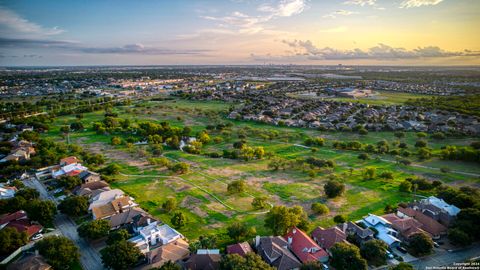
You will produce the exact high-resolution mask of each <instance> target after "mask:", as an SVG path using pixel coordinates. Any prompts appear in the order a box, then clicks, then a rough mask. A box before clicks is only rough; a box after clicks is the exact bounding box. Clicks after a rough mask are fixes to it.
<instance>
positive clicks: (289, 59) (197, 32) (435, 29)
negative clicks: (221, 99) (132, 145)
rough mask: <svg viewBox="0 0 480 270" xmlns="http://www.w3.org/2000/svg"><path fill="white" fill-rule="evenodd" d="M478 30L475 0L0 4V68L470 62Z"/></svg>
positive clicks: (479, 41) (479, 50)
mask: <svg viewBox="0 0 480 270" xmlns="http://www.w3.org/2000/svg"><path fill="white" fill-rule="evenodd" d="M479 29H480V1H479V0H310V1H308V0H268V1H259V0H223V1H222V0H197V1H193V0H192V1H187V0H184V1H182V0H179V1H167V0H165V1H160V0H135V1H133V0H125V1H122V0H110V1H106V0H96V1H93V0H92V1H87V0H82V1H42V0H29V1H27V0H11V1H2V0H0V65H2V66H8V65H33V66H39V65H169V64H264V63H266V64H309V65H310V64H312V65H313V64H334V65H336V64H358V65H478V64H480V34H479V31H480V30H479Z"/></svg>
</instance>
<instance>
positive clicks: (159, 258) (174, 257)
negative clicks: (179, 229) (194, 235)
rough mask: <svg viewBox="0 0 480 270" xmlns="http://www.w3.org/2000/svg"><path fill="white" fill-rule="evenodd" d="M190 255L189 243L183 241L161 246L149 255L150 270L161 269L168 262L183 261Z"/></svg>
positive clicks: (179, 240) (178, 240)
mask: <svg viewBox="0 0 480 270" xmlns="http://www.w3.org/2000/svg"><path fill="white" fill-rule="evenodd" d="M188 255H190V250H189V249H188V243H187V242H186V241H185V240H183V239H177V240H176V241H174V242H171V243H168V244H166V245H163V246H160V247H158V248H156V249H154V250H152V251H150V252H148V253H147V258H148V261H149V263H150V264H149V265H148V267H149V269H150V268H151V267H161V266H162V265H163V264H164V263H166V262H168V261H172V262H176V261H179V260H183V259H185V258H187V257H188Z"/></svg>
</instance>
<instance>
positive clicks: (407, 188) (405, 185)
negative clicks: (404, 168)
mask: <svg viewBox="0 0 480 270" xmlns="http://www.w3.org/2000/svg"><path fill="white" fill-rule="evenodd" d="M398 189H399V190H400V191H401V192H412V183H411V182H410V181H403V182H402V183H400V186H399V187H398Z"/></svg>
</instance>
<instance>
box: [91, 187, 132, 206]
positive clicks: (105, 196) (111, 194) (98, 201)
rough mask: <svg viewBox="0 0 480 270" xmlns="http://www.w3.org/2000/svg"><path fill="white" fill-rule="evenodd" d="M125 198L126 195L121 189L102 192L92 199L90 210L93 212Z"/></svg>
mask: <svg viewBox="0 0 480 270" xmlns="http://www.w3.org/2000/svg"><path fill="white" fill-rule="evenodd" d="M124 196H125V193H124V192H123V191H121V190H120V189H112V190H107V191H104V192H101V193H99V194H97V195H95V196H93V197H92V198H90V206H89V207H88V210H89V211H91V210H92V208H93V207H96V206H100V205H104V204H106V203H109V202H111V201H113V200H115V199H117V198H120V197H124Z"/></svg>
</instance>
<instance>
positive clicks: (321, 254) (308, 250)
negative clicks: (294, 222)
mask: <svg viewBox="0 0 480 270" xmlns="http://www.w3.org/2000/svg"><path fill="white" fill-rule="evenodd" d="M285 239H287V242H288V243H289V246H290V249H291V250H292V252H293V253H294V254H295V255H296V256H297V257H298V259H299V260H300V261H301V262H302V263H306V262H311V261H319V260H322V259H325V258H328V254H327V252H326V251H325V250H324V249H323V248H321V247H320V246H319V245H317V243H315V241H313V239H311V238H310V237H308V235H307V234H306V233H305V232H303V231H302V230H300V229H298V228H297V227H293V228H290V229H289V230H288V232H287V234H286V235H285Z"/></svg>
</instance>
